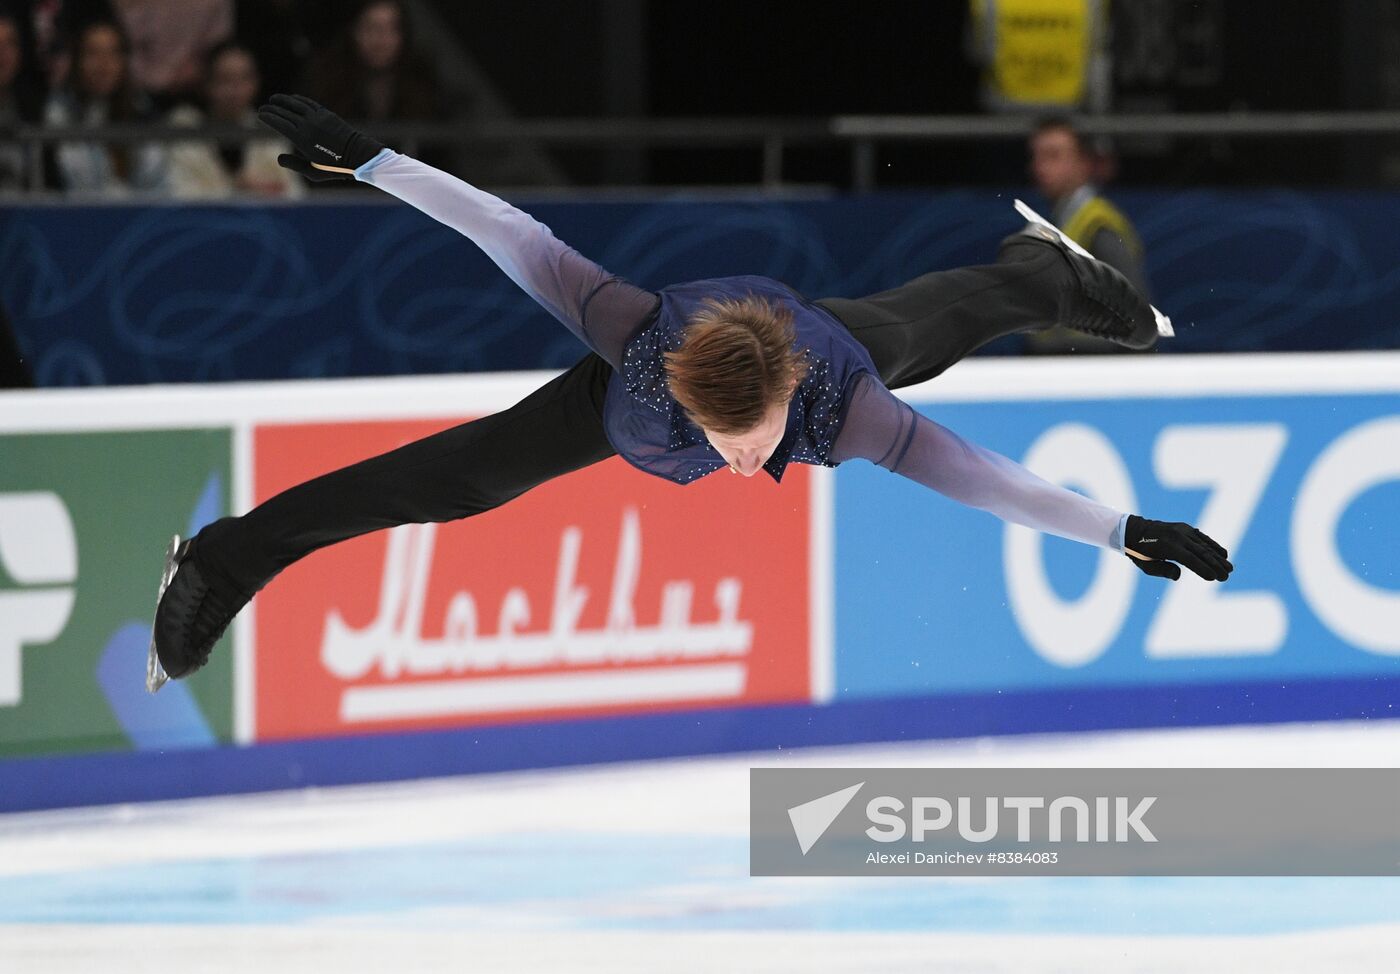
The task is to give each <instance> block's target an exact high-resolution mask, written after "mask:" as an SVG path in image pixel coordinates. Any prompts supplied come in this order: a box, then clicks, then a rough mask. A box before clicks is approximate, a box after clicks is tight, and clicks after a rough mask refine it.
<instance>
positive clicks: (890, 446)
mask: <svg viewBox="0 0 1400 974" xmlns="http://www.w3.org/2000/svg"><path fill="white" fill-rule="evenodd" d="M259 118H260V119H261V120H262V121H263V122H265V123H266V124H267V125H269V126H270V127H271V128H273V129H275V130H276V131H277V132H278V133H280V134H281V135H283V136H285V137H286V138H287V139H288V140H289V141H290V142H291V144H292V145H293V146H294V147H295V149H296V152H295V154H292V155H284V156H282V157H281V159H280V160H279V161H281V163H282V164H283V165H284V166H286V167H287V168H289V169H293V170H295V171H297V172H300V173H301V174H302V175H304V176H306V177H308V178H310V179H314V180H321V179H341V178H349V177H353V178H355V179H358V180H360V181H362V182H367V183H371V184H373V185H375V186H378V187H379V188H381V189H383V190H384V191H386V192H388V193H391V194H392V195H394V196H397V197H399V198H400V199H402V200H404V201H405V202H407V203H410V204H412V205H413V206H415V207H417V208H418V209H420V210H422V211H423V212H425V213H427V214H429V215H430V216H432V217H433V218H434V219H436V220H438V221H440V222H442V223H444V224H446V225H447V226H450V227H452V228H453V229H455V230H457V231H459V232H460V233H462V234H464V235H465V236H467V237H469V238H470V239H471V240H472V241H473V242H474V243H476V244H477V246H479V247H480V248H481V249H482V250H484V251H485V252H486V254H487V255H488V256H489V257H490V258H491V259H492V260H493V261H495V262H496V264H497V265H499V266H500V268H501V269H502V270H503V271H505V272H506V274H508V275H509V276H510V277H511V279H512V280H514V281H515V282H516V283H517V284H519V285H520V286H521V287H522V288H523V289H524V290H525V291H526V293H528V294H529V295H530V296H531V297H533V298H534V299H535V300H536V301H538V302H539V303H540V304H541V305H543V306H544V307H545V308H546V309H548V310H549V311H550V313H551V314H553V315H554V316H555V317H556V318H558V319H559V320H560V321H561V322H562V323H563V324H564V325H565V327H567V328H568V329H569V330H570V331H572V332H573V333H574V334H575V335H577V336H578V337H579V338H580V339H581V340H582V341H583V342H584V344H585V345H587V346H588V347H589V349H590V352H589V354H587V355H586V356H584V357H583V358H582V359H581V360H580V361H579V362H578V363H577V364H576V365H574V366H573V367H572V368H570V369H568V370H567V371H566V372H564V373H563V374H561V375H559V376H558V377H557V378H555V379H553V380H551V381H550V382H547V383H546V384H545V385H543V386H541V387H540V388H539V389H537V390H536V391H535V392H533V393H531V394H530V395H529V396H526V397H525V398H524V399H523V400H521V401H520V402H519V403H516V404H515V405H514V406H512V407H510V408H509V409H506V410H504V411H502V412H499V413H496V414H494V415H491V416H485V417H483V418H481V419H477V420H473V421H471V422H468V423H464V424H462V425H460V426H457V427H454V428H452V429H448V430H443V431H442V432H440V433H436V434H433V435H432V436H428V437H426V438H424V439H421V440H418V441H416V442H413V443H409V444H407V445H405V446H402V447H400V448H398V449H396V450H393V451H391V452H389V453H386V454H383V455H381V456H378V457H373V458H371V459H369V460H365V461H362V462H360V463H356V464H353V465H351V466H349V467H345V468H343V469H341V470H337V471H334V472H332V473H328V474H326V475H324V476H321V477H317V478H315V479H313V480H310V481H307V482H306V483H303V484H300V485H298V486H296V487H292V488H290V489H288V490H286V491H284V492H283V493H281V494H278V495H277V496H275V497H272V498H270V499H268V500H267V501H265V502H264V503H262V504H259V505H258V506H257V507H255V508H254V509H253V510H251V511H249V512H248V513H247V514H244V515H242V516H241V517H230V518H223V519H221V520H218V521H215V522H214V523H213V524H210V525H208V526H207V527H205V528H204V529H203V530H202V531H200V532H199V534H197V535H196V536H195V537H194V538H192V539H190V540H189V541H187V542H185V543H183V544H181V543H180V542H179V538H178V537H177V538H176V539H175V541H173V542H172V543H171V548H170V552H169V555H168V556H167V564H166V571H165V574H164V575H163V577H162V593H161V597H160V600H159V603H158V605H157V608H156V618H155V626H154V632H153V635H152V642H151V657H150V663H149V669H148V686H149V687H150V688H151V689H152V690H154V689H156V688H158V687H159V686H160V684H161V683H163V682H164V680H165V678H166V676H167V675H168V676H170V677H176V678H179V677H183V676H186V675H188V674H189V673H192V672H194V671H195V670H196V669H198V668H199V667H200V666H202V665H204V663H205V662H206V660H207V659H208V656H209V652H210V650H211V649H212V648H213V646H214V643H215V642H216V641H217V640H218V638H219V636H220V635H221V634H222V633H223V631H224V629H225V628H226V627H227V626H228V624H229V622H231V621H232V619H233V617H234V616H235V615H236V614H237V613H238V611H239V610H240V609H241V608H242V607H243V606H244V605H246V604H247V602H248V601H249V600H250V599H251V598H252V597H253V595H254V594H255V593H256V592H257V591H258V590H259V589H260V588H262V586H263V585H265V584H267V582H268V581H269V580H270V579H271V578H272V577H273V576H274V575H275V574H277V572H279V571H281V570H282V569H283V568H285V567H286V566H287V565H289V564H291V563H292V562H294V561H296V560H297V559H298V558H301V557H303V556H305V555H307V554H309V553H310V552H312V551H314V550H316V549H317V548H321V547H324V546H325V545H329V544H334V543H336V542H338V541H343V540H346V539H348V538H353V537H356V536H357V535H361V534H365V533H367V532H370V531H376V530H379V529H381V528H388V527H394V526H396V525H400V524H406V523H415V522H416V523H422V522H429V521H449V520H455V519H457V518H464V517H470V516H472V515H474V514H479V513H481V512H483V511H486V510H490V509H491V508H494V507H497V506H499V505H501V504H504V503H506V502H507V501H509V500H510V499H511V498H514V497H517V496H519V495H520V494H522V493H524V492H525V491H527V490H529V489H530V488H532V487H535V486H537V485H539V484H541V483H544V482H545V481H547V480H550V479H552V478H554V477H558V476H562V475H563V474H566V473H569V472H570V471H573V470H577V469H579V468H581V467H584V466H587V465H588V464H592V463H597V462H598V461H600V460H603V459H605V458H607V457H610V456H612V455H614V454H620V455H621V456H622V457H623V458H624V459H626V460H627V461H628V462H629V463H631V464H632V465H634V466H636V467H637V468H639V469H640V470H642V471H645V472H646V473H649V474H653V475H655V476H658V477H664V478H666V479H667V480H671V481H673V482H675V483H677V484H688V483H690V482H691V481H694V480H696V479H697V478H699V477H703V476H705V475H707V474H710V473H713V472H714V471H716V470H719V469H721V468H724V467H728V469H729V470H730V472H731V473H733V474H742V475H744V476H746V477H751V476H753V475H754V474H756V473H758V472H759V471H760V470H762V471H764V472H766V473H767V474H768V475H769V476H771V477H772V478H773V479H774V480H775V481H779V482H781V480H782V476H783V471H784V469H785V468H786V466H787V464H789V463H794V462H796V463H811V464H822V465H825V466H836V465H837V464H839V463H842V462H844V461H846V460H852V459H856V458H860V459H864V460H869V461H870V462H872V463H876V464H879V465H880V466H882V467H885V468H886V469H888V470H890V471H892V472H894V473H898V474H900V475H902V476H905V477H909V478H910V479H912V480H916V481H918V482H919V483H921V484H924V485H926V486H928V487H931V488H933V489H934V490H937V491H939V492H940V493H942V494H945V495H947V496H949V497H952V498H953V499H955V500H958V501H961V502H962V503H964V504H968V505H971V506H973V507H978V508H981V509H983V510H986V511H990V512H991V513H993V514H996V515H997V516H999V517H1002V518H1004V519H1006V520H1008V521H1014V522H1016V523H1018V524H1024V525H1028V526H1030V527H1032V528H1036V529H1038V530H1041V531H1046V532H1050V533H1052V534H1056V535H1060V536H1062V537H1066V538H1072V539H1075V540H1078V541H1082V542H1084V543H1086V544H1091V545H1097V546H1099V547H1106V548H1111V549H1113V550H1116V551H1123V552H1125V553H1127V554H1131V555H1133V556H1134V557H1133V558H1132V561H1133V564H1135V565H1137V566H1138V567H1139V568H1141V569H1142V570H1143V571H1145V572H1147V573H1148V574H1151V575H1156V576H1159V577H1164V578H1170V579H1173V580H1175V579H1177V578H1179V577H1180V575H1181V569H1180V568H1179V567H1178V565H1177V564H1175V562H1179V563H1180V564H1182V565H1185V566H1186V567H1187V568H1189V569H1190V570H1191V571H1193V572H1195V573H1196V574H1197V575H1199V576H1201V577H1202V578H1204V579H1208V580H1218V581H1224V580H1225V579H1226V578H1228V577H1229V574H1230V572H1231V570H1232V566H1231V564H1230V562H1229V560H1228V557H1227V552H1226V551H1225V549H1223V548H1221V547H1220V546H1219V545H1218V544H1216V543H1215V542H1214V541H1213V540H1211V539H1210V538H1209V537H1207V536H1206V535H1205V534H1203V533H1201V532H1200V531H1198V530H1197V529H1196V528H1194V527H1192V526H1191V525H1189V524H1185V523H1181V522H1173V523H1167V522H1162V521H1153V520H1148V519H1146V518H1142V517H1139V516H1137V515H1135V514H1127V513H1124V512H1122V511H1117V510H1114V509H1112V508H1110V507H1108V506H1106V505H1103V504H1099V503H1097V502H1095V501H1093V500H1090V499H1089V498H1087V497H1084V496H1082V495H1080V494H1077V493H1075V492H1073V491H1070V490H1067V489H1065V488H1062V487H1058V486H1055V485H1053V484H1051V483H1048V482H1047V481H1045V480H1042V479H1041V478H1039V477H1037V476H1035V475H1034V474H1033V473H1031V472H1030V471H1029V470H1027V469H1026V468H1025V467H1023V466H1021V465H1020V464H1018V463H1015V462H1013V461H1012V460H1009V459H1007V458H1006V457H1004V456H1001V455H999V454H997V453H993V452H991V451H989V450H986V449H983V448H982V447H980V446H977V445H975V444H973V443H969V442H967V441H965V440H963V439H961V438H960V437H958V436H957V435H956V434H955V433H953V432H952V431H951V430H948V429H946V428H945V427H943V426H941V425H939V424H938V423H936V422H934V421H933V420H930V419H928V418H927V417H924V416H921V415H919V414H917V413H916V412H914V410H913V409H912V408H910V407H909V405H908V404H906V403H904V402H903V401H902V400H900V399H898V398H896V397H895V396H894V395H892V394H891V393H890V389H891V388H898V387H900V386H905V385H911V384H913V383H916V382H921V381H923V380H925V379H928V378H931V377H933V376H936V375H938V374H939V373H940V372H942V371H943V370H944V369H946V368H947V367H948V366H950V365H952V364H953V363H954V362H956V361H958V360H959V359H960V358H962V357H963V356H964V355H966V354H968V353H969V352H971V351H972V350H973V349H975V348H977V347H978V346H980V345H982V344H984V343H985V342H988V341H990V340H992V339H993V338H996V337H998V336H1000V335H1004V334H1010V333H1012V332H1016V331H1021V330H1025V329H1028V328H1037V327H1044V326H1045V324H1046V323H1047V322H1054V321H1060V322H1062V323H1064V324H1066V325H1068V326H1070V327H1073V328H1075V329H1078V330H1080V331H1084V332H1086V333H1089V334H1094V335H1100V336H1104V337H1107V338H1111V339H1113V340H1115V341H1118V342H1122V343H1123V344H1125V345H1128V346H1130V347H1145V346H1148V345H1151V344H1152V343H1153V342H1155V341H1156V336H1157V327H1156V322H1155V319H1154V315H1153V311H1152V308H1151V307H1150V306H1149V305H1148V304H1147V302H1146V301H1144V300H1143V299H1142V297H1141V296H1140V295H1138V294H1137V293H1136V292H1135V291H1134V290H1133V288H1132V286H1131V285H1129V284H1128V282H1127V281H1126V280H1125V279H1124V278H1123V277H1122V275H1120V274H1118V273H1117V272H1116V271H1114V270H1113V269H1112V268H1110V267H1109V266H1108V265H1106V264H1103V263H1100V262H1098V261H1095V260H1093V259H1092V258H1090V257H1086V256H1083V255H1082V254H1078V253H1075V252H1074V251H1073V250H1071V249H1070V248H1068V247H1066V246H1065V245H1064V244H1063V243H1061V242H1060V240H1059V238H1058V237H1057V236H1056V235H1055V234H1054V233H1053V232H1050V231H1045V230H1044V229H1043V228H1039V227H1035V226H1032V227H1030V228H1028V230H1027V232H1024V233H1022V234H1018V235H1016V236H1013V237H1010V238H1008V239H1007V240H1006V241H1005V242H1004V243H1003V245H1002V248H1001V252H1000V254H999V257H998V260H997V262H996V263H995V264H992V265H990V266H986V267H967V268H959V269H955V270H950V271H940V272H935V273H932V274H926V275H924V276H922V277H919V278H916V279H915V280H913V281H910V282H909V283H907V284H905V285H903V286H901V287H898V288H895V289H893V290H890V291H885V292H882V293H880V294H876V295H872V296H870V297H867V298H863V299H860V300H850V299H841V298H831V299H827V300H824V301H816V302H814V301H809V300H808V299H806V298H805V297H803V296H802V295H800V294H797V293H796V292H795V291H793V290H792V289H791V288H789V287H787V286H786V285H784V284H781V283H779V282H778V281H774V280H771V279H769V278H763V277H733V278H723V279H718V280H709V281H693V282H690V283H686V284H678V285H673V286H671V287H668V288H664V289H662V290H661V291H660V292H659V293H654V292H651V291H647V290H644V289H642V288H638V287H635V286H633V285H632V284H630V283H628V282H626V281H624V280H622V279H621V278H619V277H616V276H615V275H612V274H609V273H608V272H607V271H605V270H603V269H602V268H601V267H599V266H598V265H597V264H594V263H593V262H592V261H590V260H588V259H587V258H585V257H583V256H582V255H580V254H579V253H578V252H577V251H575V250H573V249H572V248H570V247H568V246H566V245H565V244H563V243H561V242H560V241H559V240H558V239H556V238H555V236H554V235H553V234H552V233H551V232H550V231H549V228H547V227H545V226H544V225H543V224H540V223H538V222H537V221H535V220H534V219H532V218H531V217H530V216H528V215H527V214H525V213H523V212H521V211H520V210H518V209H516V208H514V207H512V206H510V205H509V204H508V203H505V202H504V201H502V200H500V199H497V198H496V197H494V196H491V195H490V194H488V193H485V192H482V191H481V190H479V189H477V188H475V187H474V186H471V185H469V184H468V183H465V182H463V181H461V180H459V179H456V178H454V177H452V176H449V175H448V174H446V173H443V172H440V171H439V170H436V169H434V168H432V167H430V166H427V165H424V164H423V163H421V162H418V161H417V160H415V159H412V158H409V157H408V156H404V155H400V154H399V153H397V152H394V151H392V150H390V149H386V148H385V147H384V146H382V145H380V144H379V143H378V142H376V141H374V140H373V139H372V138H370V137H368V136H366V135H364V134H363V133H361V132H357V131H356V130H354V129H353V128H351V127H350V126H349V125H348V124H346V123H345V122H344V121H343V120H341V119H340V118H339V117H337V116H336V115H334V114H332V113H331V112H329V111H327V110H326V109H324V108H322V107H321V106H320V105H318V104H316V103H315V102H313V101H311V100H310V99H307V98H304V97H300V96H288V95H276V96H274V97H273V99H272V101H271V103H270V104H269V105H266V106H264V107H263V108H262V109H261V110H260V112H259Z"/></svg>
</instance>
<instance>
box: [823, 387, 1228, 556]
mask: <svg viewBox="0 0 1400 974" xmlns="http://www.w3.org/2000/svg"><path fill="white" fill-rule="evenodd" d="M854 383H855V384H854V388H853V390H852V392H851V396H850V401H849V402H848V403H847V407H846V418H845V423H844V425H843V426H842V428H841V432H840V434H839V435H838V437H837V439H836V443H835V445H834V446H833V449H832V453H831V459H832V460H833V461H836V462H838V463H839V462H841V461H843V460H850V459H855V458H862V459H866V460H870V461H871V462H872V463H876V464H878V465H880V466H882V467H884V468H886V469H887V470H891V471H893V472H895V473H898V474H901V475H903V476H905V477H908V478H910V479H911V480H916V481H918V482H919V483H921V484H923V485H925V486H926V487H931V488H933V489H934V490H936V491H938V492H939V493H941V494H944V495H946V496H948V497H951V498H952V499H954V500H956V501H960V502H961V503H963V504H967V505H968V506H970V507H976V508H979V509H981V510H984V511H989V512H991V513H992V514H995V515H997V516H998V517H1000V518H1002V519H1003V520H1006V521H1011V522H1014V523H1016V524H1024V525H1026V526H1027V527H1030V528H1035V529H1036V530H1038V531H1044V532H1047V533H1049V534H1055V535H1059V536H1060V537H1063V538H1070V539H1072V540H1075V541H1082V542H1084V543H1086V544H1091V545H1097V546H1098V547H1101V548H1111V549H1113V550H1115V551H1124V552H1125V553H1126V551H1127V549H1133V550H1138V549H1137V548H1134V545H1136V544H1138V543H1139V542H1140V541H1143V540H1148V541H1150V542H1151V543H1150V544H1148V545H1144V546H1141V547H1143V548H1144V549H1146V550H1142V551H1141V552H1140V553H1141V554H1145V555H1147V556H1148V557H1149V558H1150V559H1152V560H1140V559H1137V558H1134V559H1132V560H1133V562H1134V564H1136V565H1138V566H1139V567H1140V568H1142V569H1143V571H1146V572H1148V574H1152V575H1159V576H1162V577H1167V578H1176V577H1178V576H1179V575H1180V569H1178V568H1177V567H1176V566H1175V565H1173V564H1171V563H1170V562H1168V561H1166V560H1165V559H1172V560H1175V561H1179V562H1181V564H1183V565H1185V566H1186V567H1187V568H1189V569H1191V570H1192V571H1193V572H1195V573H1196V574H1198V575H1200V576H1201V577H1202V578H1207V579H1218V580H1220V581H1224V580H1225V578H1227V577H1228V576H1229V573H1230V571H1231V569H1232V567H1233V566H1231V565H1230V563H1229V561H1228V560H1226V552H1225V550H1224V549H1223V548H1220V546H1219V545H1217V544H1215V542H1214V541H1212V540H1211V539H1210V538H1209V537H1207V536H1206V535H1204V534H1202V533H1201V532H1199V531H1197V530H1196V529H1195V528H1193V527H1191V526H1190V525H1188V524H1179V523H1172V524H1166V523H1164V522H1160V521H1148V520H1145V519H1143V518H1139V517H1137V516H1136V515H1129V514H1125V513H1123V512H1121V511H1117V510H1114V509H1113V508H1111V507H1108V506H1107V505H1104V504H1100V503H1098V502H1097V501H1093V500H1090V499H1089V498H1087V497H1085V496H1083V495H1082V494H1077V493H1075V492H1074V491H1072V490H1068V489H1066V488H1064V487H1060V486H1057V485H1055V484H1052V483H1050V482H1049V481H1047V480H1044V479H1042V478H1040V477H1038V476H1036V475H1035V474H1034V473H1032V472H1031V471H1030V470H1028V469H1026V468H1025V467H1023V466H1022V465H1021V464H1019V463H1016V462H1015V461H1014V460H1011V459H1009V458H1007V457H1004V456H1002V455H1001V454H999V453H994V452H993V451H991V450H988V449H985V448H984V447H981V446H978V445H977V444H975V443H969V442H968V441H967V440H964V439H963V438H962V437H960V436H958V435H957V434H956V433H954V432H953V431H952V430H950V429H948V428H946V427H944V426H942V425H940V424H938V423H935V422H934V421H933V420H931V419H928V418H927V417H925V416H921V415H919V414H918V413H916V412H915V411H914V410H913V408H911V407H910V406H909V404H908V403H906V402H903V401H902V400H900V399H899V398H897V397H896V396H895V395H894V394H893V393H891V392H890V391H889V390H888V389H886V388H885V387H884V385H883V383H881V382H880V381H879V379H878V378H877V377H876V376H874V375H870V374H861V375H859V376H857V377H856V379H855V380H854ZM1159 525H1160V526H1161V530H1153V531H1144V528H1145V527H1148V526H1151V527H1156V526H1159ZM1148 534H1150V535H1154V536H1155V537H1151V538H1148V537H1146V535H1148ZM1153 545H1155V547H1153Z"/></svg>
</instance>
